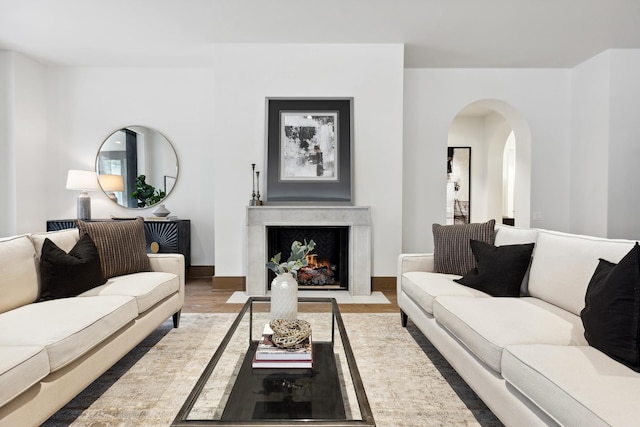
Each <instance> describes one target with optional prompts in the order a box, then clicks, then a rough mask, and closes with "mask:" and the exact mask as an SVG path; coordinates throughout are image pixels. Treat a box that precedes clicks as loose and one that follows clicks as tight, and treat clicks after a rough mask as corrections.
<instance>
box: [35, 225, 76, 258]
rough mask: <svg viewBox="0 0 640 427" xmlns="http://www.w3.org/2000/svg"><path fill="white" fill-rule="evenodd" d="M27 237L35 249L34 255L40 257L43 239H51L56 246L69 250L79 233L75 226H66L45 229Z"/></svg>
mask: <svg viewBox="0 0 640 427" xmlns="http://www.w3.org/2000/svg"><path fill="white" fill-rule="evenodd" d="M29 238H30V239H31V243H33V246H34V247H35V249H36V255H37V256H38V257H40V254H41V253H42V246H43V245H44V241H45V239H49V240H51V241H52V242H53V243H55V244H56V246H57V247H59V248H60V249H62V250H63V251H65V252H69V251H70V250H71V249H72V248H73V247H74V246H75V244H76V243H77V242H78V240H79V239H80V233H79V232H78V229H77V228H67V229H65V230H59V231H47V232H46V233H32V234H30V235H29Z"/></svg>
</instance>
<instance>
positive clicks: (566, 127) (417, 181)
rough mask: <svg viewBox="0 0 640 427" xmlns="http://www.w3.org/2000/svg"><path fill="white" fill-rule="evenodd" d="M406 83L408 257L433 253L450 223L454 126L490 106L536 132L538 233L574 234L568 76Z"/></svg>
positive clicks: (434, 78)
mask: <svg viewBox="0 0 640 427" xmlns="http://www.w3.org/2000/svg"><path fill="white" fill-rule="evenodd" d="M404 82H405V86H404V97H405V98H404V102H405V107H404V109H405V115H404V135H405V138H404V144H405V146H404V157H403V159H404V167H403V172H404V173H403V180H404V185H403V194H404V196H403V247H402V249H403V251H407V252H420V251H429V250H432V249H433V238H432V232H431V225H432V224H433V223H440V224H442V223H444V215H445V208H444V203H445V182H446V176H445V175H446V174H444V173H443V172H442V170H443V167H444V166H443V165H444V164H445V162H446V145H447V135H448V130H449V126H450V125H451V123H452V121H453V119H454V118H455V116H456V115H457V114H458V112H460V110H462V109H463V108H464V107H465V106H467V105H469V104H471V103H472V102H475V101H478V100H483V99H497V100H501V101H504V102H506V103H507V104H509V105H511V106H512V107H513V108H514V109H515V110H517V111H518V112H519V113H520V114H521V115H522V117H524V119H525V120H526V121H527V123H528V124H529V129H530V131H531V150H532V151H531V163H532V165H533V170H532V176H531V184H530V185H531V207H530V209H531V211H535V212H540V214H541V219H540V220H539V221H533V222H532V223H531V225H532V226H535V227H544V228H552V229H556V230H568V228H569V200H568V198H569V164H570V158H569V155H570V144H569V140H570V115H569V112H570V110H569V106H570V96H569V91H570V85H569V82H570V71H569V70H542V69H541V70H527V69H522V70H520V69H514V70H487V69H482V70H476V69H455V70H450V69H428V70H427V69H407V70H405V79H404ZM516 139H517V136H516ZM528 214H529V212H527V215H528Z"/></svg>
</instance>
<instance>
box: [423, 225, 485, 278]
mask: <svg viewBox="0 0 640 427" xmlns="http://www.w3.org/2000/svg"><path fill="white" fill-rule="evenodd" d="M495 224H496V221H495V220H493V219H492V220H490V221H487V222H485V223H482V224H477V223H474V224H456V225H440V224H433V227H432V228H433V245H434V249H433V256H434V266H435V271H436V273H446V274H457V275H459V276H462V275H463V274H465V273H466V272H467V271H469V270H471V269H472V268H474V267H475V266H476V260H475V258H474V257H473V253H472V252H471V245H470V241H471V239H474V240H479V241H481V242H485V243H489V244H493V242H494V240H495V230H494V229H495Z"/></svg>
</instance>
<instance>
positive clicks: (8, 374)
mask: <svg viewBox="0 0 640 427" xmlns="http://www.w3.org/2000/svg"><path fill="white" fill-rule="evenodd" d="M48 374H49V358H48V357H47V351H46V350H45V349H44V347H40V346H22V345H21V346H0V384H2V387H0V406H2V405H4V404H5V403H7V402H9V401H10V400H12V399H13V398H14V397H16V396H17V395H19V394H20V393H22V392H23V391H25V390H27V389H28V388H29V387H31V386H32V385H34V384H36V383H37V382H38V381H40V380H41V379H43V378H44V377H46V376H47V375H48Z"/></svg>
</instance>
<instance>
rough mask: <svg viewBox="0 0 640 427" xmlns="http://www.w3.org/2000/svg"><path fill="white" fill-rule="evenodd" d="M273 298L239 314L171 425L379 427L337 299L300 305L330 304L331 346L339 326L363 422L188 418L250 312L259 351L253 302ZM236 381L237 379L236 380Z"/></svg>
mask: <svg viewBox="0 0 640 427" xmlns="http://www.w3.org/2000/svg"><path fill="white" fill-rule="evenodd" d="M269 301H270V298H269V297H249V299H248V300H247V302H246V303H245V305H244V306H243V307H242V309H241V310H240V313H238V316H237V317H236V319H235V320H234V322H233V324H232V325H231V327H230V328H229V331H227V333H226V335H225V337H224V339H223V340H222V342H221V343H220V346H219V347H218V349H217V350H216V352H215V353H214V354H213V357H212V358H211V360H210V361H209V363H208V364H207V366H206V368H205V370H204V372H203V373H202V375H201V376H200V379H198V382H197V383H196V385H195V386H194V388H193V390H192V391H191V393H190V394H189V396H188V397H187V399H186V401H185V403H184V404H183V405H182V408H181V409H180V411H179V412H178V415H177V416H176V418H175V420H174V421H173V423H172V424H171V425H172V426H174V427H187V426H188V427H193V426H265V427H266V426H274V425H278V426H300V425H322V426H335V427H350V426H375V421H374V419H373V413H372V412H371V407H370V406H369V400H368V399H367V395H366V393H365V390H364V385H363V384H362V378H361V377H360V372H359V371H358V367H357V365H356V360H355V357H354V355H353V351H352V350H351V344H350V343H349V338H348V336H347V331H346V329H345V327H344V323H343V321H342V316H341V315H340V310H339V307H338V304H337V303H336V300H335V298H309V297H300V298H298V301H299V302H302V303H330V304H331V310H332V328H331V344H333V342H334V339H335V328H336V326H337V328H338V331H339V335H340V338H341V341H342V347H343V350H344V356H345V358H346V360H347V363H348V366H349V373H350V374H351V381H352V382H353V388H354V391H355V395H356V399H357V401H358V407H359V410H360V419H357V420H347V419H345V420H326V419H323V420H314V419H292V420H282V419H262V420H250V421H249V420H247V421H227V420H190V419H187V417H188V416H189V414H190V412H191V410H192V408H193V406H194V405H195V403H196V402H197V401H198V398H199V397H200V394H201V393H202V391H203V389H204V388H205V386H206V384H207V382H208V381H209V378H210V376H211V374H212V373H213V371H214V369H215V367H216V364H217V363H218V361H219V360H220V358H221V357H222V355H223V353H224V351H225V349H226V348H227V345H228V344H229V342H230V341H231V338H232V337H233V336H234V334H235V333H236V331H237V329H238V326H239V325H240V323H241V322H242V320H243V318H244V317H245V315H246V313H247V311H249V332H248V341H249V342H248V346H247V351H250V350H251V348H252V343H253V347H254V348H255V341H254V340H253V337H252V333H253V303H254V302H269ZM234 381H235V379H234Z"/></svg>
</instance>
